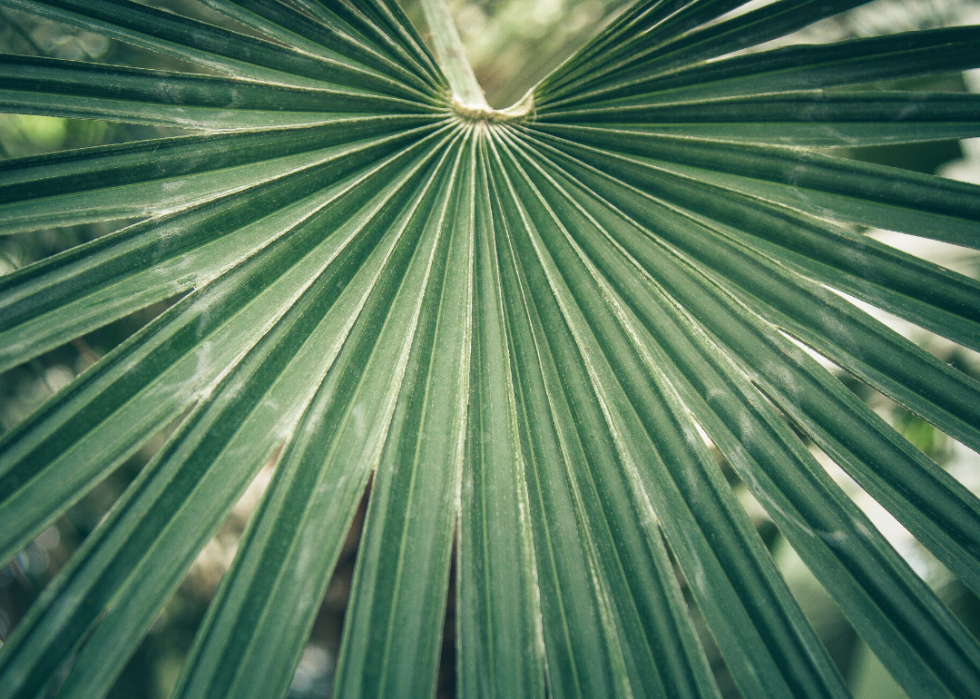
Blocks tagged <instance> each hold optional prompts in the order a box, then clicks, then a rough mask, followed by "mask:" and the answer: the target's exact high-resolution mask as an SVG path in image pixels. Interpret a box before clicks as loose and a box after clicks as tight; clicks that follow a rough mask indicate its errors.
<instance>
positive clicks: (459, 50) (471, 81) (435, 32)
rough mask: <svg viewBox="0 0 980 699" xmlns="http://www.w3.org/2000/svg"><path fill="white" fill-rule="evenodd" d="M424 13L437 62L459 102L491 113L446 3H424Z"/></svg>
mask: <svg viewBox="0 0 980 699" xmlns="http://www.w3.org/2000/svg"><path fill="white" fill-rule="evenodd" d="M422 11H423V12H424V13H425V21H426V22H428V23H429V29H430V30H431V31H432V41H433V43H434V44H435V49H436V59H437V60H438V61H439V67H440V68H442V71H443V72H444V73H445V74H446V78H447V79H448V80H449V87H451V88H452V90H453V97H454V98H455V101H456V103H457V104H458V105H459V106H460V107H462V109H463V110H468V111H473V112H484V111H485V112H487V113H490V112H491V111H492V110H491V109H490V105H489V104H487V99H486V97H484V96H483V90H481V89H480V85H479V83H477V81H476V75H474V74H473V68H472V66H470V62H469V60H467V58H466V49H465V48H464V46H463V40H462V39H460V38H459V32H457V31H456V24H455V23H454V22H453V16H452V13H451V12H450V11H449V5H448V4H447V3H446V0H422Z"/></svg>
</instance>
